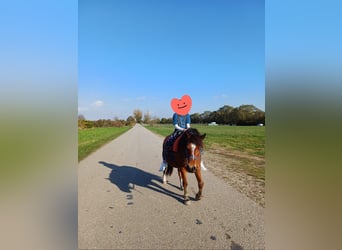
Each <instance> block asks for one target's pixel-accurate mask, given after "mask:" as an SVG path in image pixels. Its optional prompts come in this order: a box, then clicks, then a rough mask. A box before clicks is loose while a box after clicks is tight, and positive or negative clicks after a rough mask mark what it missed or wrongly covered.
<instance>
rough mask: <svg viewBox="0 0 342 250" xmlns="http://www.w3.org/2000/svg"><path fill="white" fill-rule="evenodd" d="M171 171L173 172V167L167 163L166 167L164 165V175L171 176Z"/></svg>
mask: <svg viewBox="0 0 342 250" xmlns="http://www.w3.org/2000/svg"><path fill="white" fill-rule="evenodd" d="M172 172H173V167H172V166H170V164H167V167H166V170H165V173H166V175H167V176H171V175H172Z"/></svg>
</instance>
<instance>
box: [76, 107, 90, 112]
mask: <svg viewBox="0 0 342 250" xmlns="http://www.w3.org/2000/svg"><path fill="white" fill-rule="evenodd" d="M87 110H88V108H86V107H78V112H83V111H87Z"/></svg>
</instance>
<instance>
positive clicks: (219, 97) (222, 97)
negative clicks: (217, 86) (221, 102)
mask: <svg viewBox="0 0 342 250" xmlns="http://www.w3.org/2000/svg"><path fill="white" fill-rule="evenodd" d="M214 98H215V99H227V98H228V95H226V94H221V95H216V96H214Z"/></svg>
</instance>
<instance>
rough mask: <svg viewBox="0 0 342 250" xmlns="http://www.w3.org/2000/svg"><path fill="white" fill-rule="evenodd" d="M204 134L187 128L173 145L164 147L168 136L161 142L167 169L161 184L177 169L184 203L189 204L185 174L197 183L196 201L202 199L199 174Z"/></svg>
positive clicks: (202, 184) (201, 180)
mask: <svg viewBox="0 0 342 250" xmlns="http://www.w3.org/2000/svg"><path fill="white" fill-rule="evenodd" d="M205 136H206V134H203V135H201V134H200V133H199V132H198V130H197V129H195V128H189V129H187V130H185V131H184V132H182V134H181V135H179V137H177V139H176V140H175V141H174V143H173V145H171V146H169V147H165V145H166V143H167V141H168V139H169V138H170V135H169V136H167V137H165V139H164V142H163V155H165V160H166V162H167V167H166V168H165V170H164V171H163V183H166V176H171V175H172V172H173V168H177V169H178V177H179V184H180V189H181V190H183V191H184V203H185V205H189V204H190V199H189V196H188V190H187V187H188V180H187V173H188V172H189V173H194V174H195V176H196V179H197V183H198V193H197V194H196V200H200V199H201V197H202V190H203V186H204V181H203V179H202V174H201V153H202V151H203V140H204V138H205Z"/></svg>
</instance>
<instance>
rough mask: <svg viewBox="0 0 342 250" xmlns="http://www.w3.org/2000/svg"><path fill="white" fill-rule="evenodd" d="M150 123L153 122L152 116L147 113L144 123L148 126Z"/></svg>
mask: <svg viewBox="0 0 342 250" xmlns="http://www.w3.org/2000/svg"><path fill="white" fill-rule="evenodd" d="M150 121H151V116H150V113H149V112H148V111H147V112H146V113H145V114H144V123H146V124H148V123H150Z"/></svg>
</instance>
